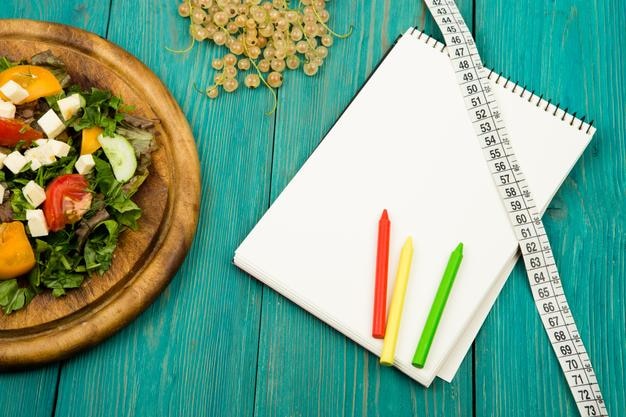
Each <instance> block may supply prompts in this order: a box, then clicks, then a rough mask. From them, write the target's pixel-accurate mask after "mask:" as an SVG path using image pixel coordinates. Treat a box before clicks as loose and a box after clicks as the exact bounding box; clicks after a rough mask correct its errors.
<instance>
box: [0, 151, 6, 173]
mask: <svg viewBox="0 0 626 417" xmlns="http://www.w3.org/2000/svg"><path fill="white" fill-rule="evenodd" d="M6 158H7V156H6V155H5V154H3V153H2V152H0V169H2V168H3V167H4V160H5V159H6Z"/></svg>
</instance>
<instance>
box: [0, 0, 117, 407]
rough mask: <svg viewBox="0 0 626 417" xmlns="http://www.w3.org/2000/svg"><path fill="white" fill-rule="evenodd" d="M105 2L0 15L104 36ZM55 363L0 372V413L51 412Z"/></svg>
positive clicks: (14, 6) (16, 5) (21, 6)
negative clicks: (26, 406)
mask: <svg viewBox="0 0 626 417" xmlns="http://www.w3.org/2000/svg"><path fill="white" fill-rule="evenodd" d="M108 14H109V4H108V3H107V2H99V3H98V4H90V5H87V4H85V2H83V1H81V0H48V1H46V4H43V3H41V2H39V3H38V2H26V1H19V0H18V1H5V2H3V3H2V7H0V19H4V18H12V17H13V18H15V17H19V18H30V19H45V20H49V21H53V22H59V23H65V24H73V25H74V26H78V27H80V28H82V29H86V30H90V31H92V32H95V33H97V34H99V35H101V36H105V34H106V28H107V21H108ZM58 373H59V365H58V364H53V365H49V366H46V367H44V368H39V369H34V370H30V371H26V372H11V373H3V374H0V415H2V416H6V417H18V416H20V417H21V416H23V415H24V405H28V408H29V415H31V416H33V417H49V416H50V415H52V413H53V406H54V401H55V395H56V385H57V376H58Z"/></svg>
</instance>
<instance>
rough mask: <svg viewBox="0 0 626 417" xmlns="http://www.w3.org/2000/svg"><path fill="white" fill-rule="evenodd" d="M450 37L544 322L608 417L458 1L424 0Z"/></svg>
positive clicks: (593, 410) (594, 405)
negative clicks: (457, 4) (457, 3)
mask: <svg viewBox="0 0 626 417" xmlns="http://www.w3.org/2000/svg"><path fill="white" fill-rule="evenodd" d="M425 2H426V5H427V6H428V9H429V10H430V12H431V14H432V15H433V17H434V18H435V21H436V22H437V25H438V26H439V29H440V30H441V33H443V36H444V38H445V41H446V48H447V52H448V56H449V57H450V61H451V63H452V68H453V69H454V72H455V73H456V76H457V82H458V84H459V87H460V89H461V94H462V96H463V101H464V102H465V106H466V108H467V112H468V114H469V116H470V120H471V122H472V125H473V127H474V130H475V132H476V136H477V137H478V142H479V144H480V146H481V148H482V150H483V154H484V156H485V160H486V161H487V166H488V167H489V171H490V172H491V175H492V177H493V180H494V183H495V185H496V187H497V189H498V194H499V195H500V197H501V199H502V202H503V203H504V208H505V210H506V212H507V214H508V217H509V220H510V222H511V226H512V227H513V230H514V232H515V236H516V237H517V240H518V242H519V246H520V249H521V251H522V258H523V260H524V265H525V267H526V272H527V274H528V280H529V283H530V287H531V292H532V294H533V298H534V300H535V305H536V307H537V311H538V312H539V315H540V317H541V322H542V323H543V326H544V328H545V330H546V332H547V334H548V338H549V340H550V343H551V345H552V348H553V349H554V352H555V353H556V356H557V359H558V361H559V364H560V365H561V369H562V370H563V373H564V374H565V379H566V381H567V384H568V385H569V387H570V390H571V392H572V395H573V396H574V400H575V401H576V405H577V407H578V411H579V412H580V414H581V415H582V416H585V417H589V416H608V412H607V410H606V406H605V404H604V400H603V398H602V393H601V392H600V386H599V385H598V381H597V378H596V374H595V372H594V370H593V367H592V366H591V361H590V360H589V355H588V354H587V351H586V350H585V347H584V345H583V342H582V340H581V338H580V334H579V332H578V328H577V327H576V322H575V321H574V317H573V316H572V313H571V311H570V308H569V305H568V304H567V299H566V298H565V294H564V292H563V287H562V286H561V279H560V277H559V272H558V270H557V267H556V264H555V262H554V257H553V256H552V248H551V247H550V242H549V241H548V236H547V235H546V232H545V229H544V227H543V223H542V221H541V216H540V215H539V211H538V209H537V207H536V206H535V203H534V201H533V199H532V197H531V192H530V189H529V187H528V184H527V181H526V178H525V177H524V174H523V173H522V170H521V167H520V166H519V164H518V162H517V158H516V157H515V153H514V152H513V148H512V146H511V143H510V141H509V139H508V134H507V131H506V128H505V126H504V121H503V120H502V118H501V116H500V110H499V109H498V104H497V102H496V99H495V97H494V95H493V93H492V92H491V87H490V86H489V81H488V74H487V73H486V70H485V68H484V66H483V64H482V61H481V59H480V56H479V55H478V50H477V49H476V45H475V42H474V39H473V37H472V34H471V32H470V31H469V29H468V28H467V25H466V24H465V21H464V20H463V17H462V16H461V13H460V12H459V9H458V8H457V6H456V4H455V2H454V1H453V0H425Z"/></svg>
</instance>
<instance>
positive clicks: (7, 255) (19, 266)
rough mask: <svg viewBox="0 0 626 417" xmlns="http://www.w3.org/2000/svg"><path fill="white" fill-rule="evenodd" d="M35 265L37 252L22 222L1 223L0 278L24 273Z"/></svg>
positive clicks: (13, 276)
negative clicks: (31, 244)
mask: <svg viewBox="0 0 626 417" xmlns="http://www.w3.org/2000/svg"><path fill="white" fill-rule="evenodd" d="M34 266H35V253H34V252H33V248H32V247H31V246H30V242H29V241H28V237H26V231H25V230H24V225H23V224H22V222H11V223H0V280H3V279H11V278H16V277H19V276H20V275H24V274H25V273H27V272H28V271H30V270H31V269H33V267H34Z"/></svg>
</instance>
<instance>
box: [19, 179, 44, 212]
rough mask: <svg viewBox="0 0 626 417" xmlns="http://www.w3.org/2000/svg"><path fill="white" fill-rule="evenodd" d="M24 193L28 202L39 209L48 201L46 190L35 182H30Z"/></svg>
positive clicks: (23, 189)
mask: <svg viewBox="0 0 626 417" xmlns="http://www.w3.org/2000/svg"><path fill="white" fill-rule="evenodd" d="M22 193H24V197H25V198H26V201H28V202H29V203H30V204H31V205H32V206H33V207H39V206H40V205H41V203H43V202H44V201H46V190H44V189H43V188H41V187H40V186H39V184H37V183H36V182H35V181H32V180H31V181H28V184H26V185H25V186H24V188H22Z"/></svg>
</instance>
